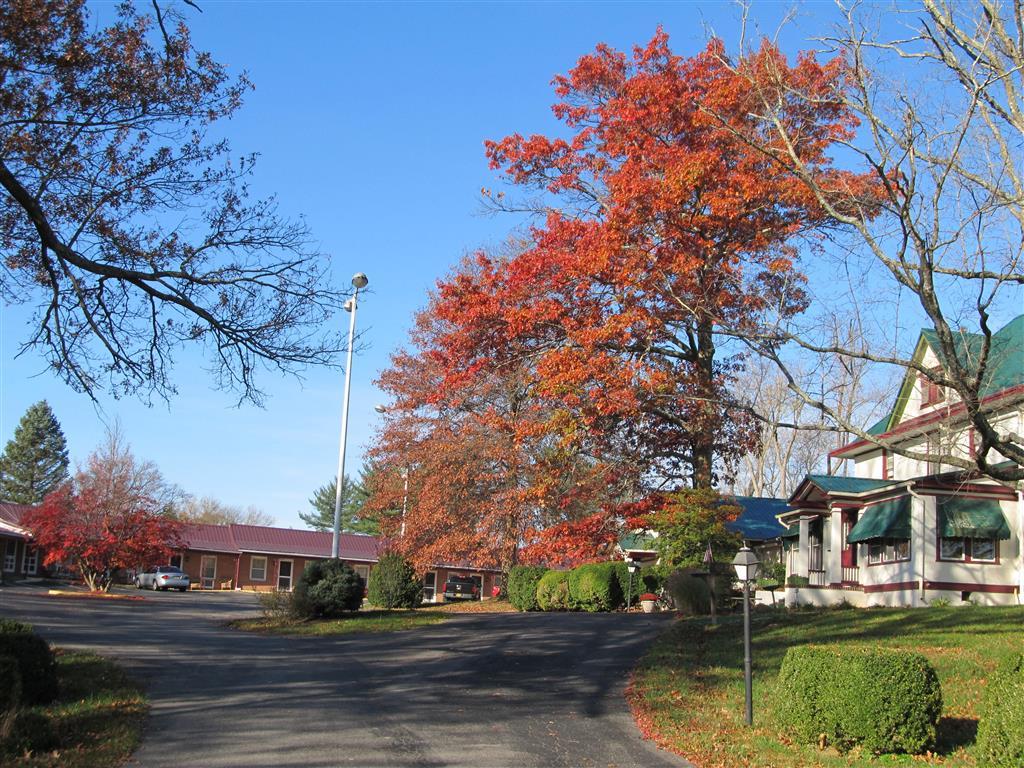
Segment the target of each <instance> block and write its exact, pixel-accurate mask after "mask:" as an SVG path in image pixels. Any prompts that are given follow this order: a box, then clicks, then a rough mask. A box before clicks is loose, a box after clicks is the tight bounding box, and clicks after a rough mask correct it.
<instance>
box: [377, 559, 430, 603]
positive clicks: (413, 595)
mask: <svg viewBox="0 0 1024 768" xmlns="http://www.w3.org/2000/svg"><path fill="white" fill-rule="evenodd" d="M366 599H367V600H368V601H369V603H370V605H375V606H377V607H378V608H386V609H391V608H417V607H418V606H419V605H420V603H422V602H423V582H422V581H421V580H420V579H418V578H417V577H416V571H415V570H414V569H413V567H412V565H410V564H409V561H408V560H406V559H405V558H404V557H402V556H401V555H400V554H398V553H397V552H386V553H384V554H382V555H381V556H380V559H379V560H378V561H377V565H376V566H375V567H374V569H373V573H372V574H371V575H370V587H369V589H368V590H367V594H366Z"/></svg>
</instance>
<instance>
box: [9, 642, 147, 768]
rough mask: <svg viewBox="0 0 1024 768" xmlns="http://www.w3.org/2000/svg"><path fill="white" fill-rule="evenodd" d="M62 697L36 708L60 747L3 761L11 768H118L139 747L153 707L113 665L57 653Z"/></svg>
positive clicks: (80, 655) (93, 657) (90, 656)
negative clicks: (116, 767)
mask: <svg viewBox="0 0 1024 768" xmlns="http://www.w3.org/2000/svg"><path fill="white" fill-rule="evenodd" d="M55 653H56V655H57V674H58V678H59V680H60V696H59V697H58V699H57V701H55V702H54V703H53V704H49V705H47V706H40V707H33V708H32V710H31V711H32V712H35V713H39V714H42V715H43V716H45V717H46V718H47V719H48V720H49V721H50V723H51V725H52V729H53V733H54V734H55V742H54V744H53V745H52V749H50V750H49V751H46V752H40V753H38V754H21V755H16V756H12V755H0V764H2V765H4V766H10V767H11V768H43V767H44V766H45V767H46V768H57V766H60V768H113V766H118V765H121V764H122V763H124V762H125V761H126V760H127V759H128V757H129V756H130V755H131V753H132V752H134V751H135V749H136V747H138V745H139V739H140V737H141V733H142V728H143V725H144V724H145V721H146V716H147V713H148V711H149V705H148V704H147V703H146V697H145V696H144V695H143V692H142V688H141V687H140V686H139V685H137V684H136V683H135V682H133V681H132V680H131V679H130V678H129V677H128V676H127V675H125V673H124V672H123V671H122V670H121V668H120V667H118V666H117V665H116V664H114V663H113V662H112V661H109V660H107V659H104V658H102V657H101V656H97V655H95V654H92V653H80V652H72V651H63V650H61V649H56V650H55Z"/></svg>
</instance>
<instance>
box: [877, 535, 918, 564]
mask: <svg viewBox="0 0 1024 768" xmlns="http://www.w3.org/2000/svg"><path fill="white" fill-rule="evenodd" d="M909 559H910V539H872V540H871V541H869V542H868V563H869V564H871V565H878V564H879V563H899V562H903V561H905V560H909Z"/></svg>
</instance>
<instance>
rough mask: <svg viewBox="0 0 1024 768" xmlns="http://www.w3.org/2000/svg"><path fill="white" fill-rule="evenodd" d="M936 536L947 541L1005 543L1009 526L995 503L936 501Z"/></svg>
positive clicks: (957, 499) (942, 498) (944, 498)
mask: <svg viewBox="0 0 1024 768" xmlns="http://www.w3.org/2000/svg"><path fill="white" fill-rule="evenodd" d="M938 507H939V513H938V518H939V520H938V522H939V535H940V536H945V537H948V538H960V537H966V538H971V539H1008V538H1010V526H1009V524H1008V523H1007V522H1006V518H1005V517H1004V516H1003V510H1002V509H1001V508H1000V507H999V502H998V501H995V500H994V499H968V498H965V497H963V496H940V497H938Z"/></svg>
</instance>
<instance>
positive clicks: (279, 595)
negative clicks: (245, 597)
mask: <svg viewBox="0 0 1024 768" xmlns="http://www.w3.org/2000/svg"><path fill="white" fill-rule="evenodd" d="M294 596H295V593H294V592H282V591H280V590H277V589H272V590H267V591H260V592H257V593H256V602H257V603H259V606H260V612H261V613H262V614H263V618H265V619H268V620H272V621H281V620H283V619H290V618H292V617H294V616H295V615H296V610H295V600H294Z"/></svg>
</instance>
